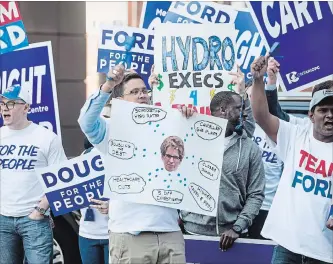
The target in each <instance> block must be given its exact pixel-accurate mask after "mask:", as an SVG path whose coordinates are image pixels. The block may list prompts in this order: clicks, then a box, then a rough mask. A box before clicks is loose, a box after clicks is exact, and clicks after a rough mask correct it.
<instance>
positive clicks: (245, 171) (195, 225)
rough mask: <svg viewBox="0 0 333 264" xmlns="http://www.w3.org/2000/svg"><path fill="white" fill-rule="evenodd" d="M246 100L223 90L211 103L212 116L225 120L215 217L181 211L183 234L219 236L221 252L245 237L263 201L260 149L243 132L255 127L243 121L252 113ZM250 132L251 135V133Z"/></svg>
mask: <svg viewBox="0 0 333 264" xmlns="http://www.w3.org/2000/svg"><path fill="white" fill-rule="evenodd" d="M245 97H246V94H245V95H243V96H240V95H239V94H237V93H235V92H231V91H222V92H219V93H217V94H216V95H215V96H214V97H213V99H212V101H211V103H210V110H211V113H212V115H213V116H216V117H221V118H225V119H228V125H227V129H226V134H225V136H226V139H225V150H224V158H223V164H222V175H221V182H220V195H219V201H218V210H217V216H216V217H211V216H205V215H199V214H194V213H191V212H185V211H182V212H181V219H182V220H183V224H184V229H185V231H186V233H188V234H196V235H206V236H221V238H220V248H221V249H222V250H223V251H225V250H227V249H228V248H230V247H231V246H232V245H233V243H234V241H235V240H236V239H237V238H239V237H244V236H246V234H247V230H248V228H249V226H251V224H252V221H253V219H254V218H255V217H256V215H257V214H258V212H259V209H260V207H261V205H262V202H263V200H264V187H265V171H264V166H263V163H262V159H261V152H260V149H259V148H258V146H257V145H256V144H255V143H254V142H253V141H252V139H251V136H252V135H248V134H249V132H248V131H249V130H248V129H246V128H247V124H249V123H250V126H251V128H252V127H253V126H254V120H253V119H252V120H251V122H248V121H250V120H248V121H247V122H246V121H245V120H246V117H247V113H246V110H249V112H251V110H250V106H249V100H247V99H245V100H244V98H245ZM246 106H247V107H246ZM245 107H246V109H245ZM249 117H252V113H251V115H250V113H249ZM251 123H252V124H251ZM243 125H245V128H244V129H243ZM245 129H246V130H247V133H246V132H245ZM251 130H252V129H251ZM251 132H252V134H253V130H252V131H251ZM248 136H250V137H248Z"/></svg>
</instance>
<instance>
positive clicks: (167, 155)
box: [164, 154, 180, 160]
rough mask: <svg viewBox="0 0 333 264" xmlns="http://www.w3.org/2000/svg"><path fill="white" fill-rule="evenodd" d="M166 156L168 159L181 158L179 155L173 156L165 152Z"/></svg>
mask: <svg viewBox="0 0 333 264" xmlns="http://www.w3.org/2000/svg"><path fill="white" fill-rule="evenodd" d="M164 156H166V157H167V158H168V159H171V158H173V159H175V160H180V157H177V156H172V155H169V154H165V155H164Z"/></svg>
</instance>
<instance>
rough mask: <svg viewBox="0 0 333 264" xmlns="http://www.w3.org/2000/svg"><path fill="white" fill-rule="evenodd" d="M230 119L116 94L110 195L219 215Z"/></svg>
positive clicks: (109, 161) (107, 159)
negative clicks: (119, 97) (184, 111)
mask: <svg viewBox="0 0 333 264" xmlns="http://www.w3.org/2000/svg"><path fill="white" fill-rule="evenodd" d="M226 125H227V120H225V119H221V118H216V117H211V116H207V115H200V114H194V116H192V117H190V118H189V119H186V118H185V117H183V116H182V114H181V113H180V112H179V111H178V110H175V109H171V108H168V110H166V109H162V108H159V107H156V106H149V105H144V106H143V105H140V104H135V103H131V102H126V101H123V100H114V101H113V102H112V110H111V118H110V134H109V141H108V155H107V156H106V157H105V166H106V169H107V171H108V173H106V178H105V184H104V196H105V197H109V198H111V199H116V200H124V201H128V202H135V203H144V204H153V205H160V206H166V207H171V208H177V209H181V210H186V211H190V212H195V213H199V214H204V215H212V216H214V215H216V210H217V201H218V196H219V185H220V178H221V168H222V162H223V154H224V137H225V129H226Z"/></svg>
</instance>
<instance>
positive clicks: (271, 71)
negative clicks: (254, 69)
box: [265, 57, 290, 122]
mask: <svg viewBox="0 0 333 264" xmlns="http://www.w3.org/2000/svg"><path fill="white" fill-rule="evenodd" d="M279 67H280V63H279V62H278V61H277V60H275V59H274V58H273V57H270V58H269V59H268V66H267V85H266V87H265V93H266V98H267V102H268V109H269V112H270V113H271V114H272V115H274V116H276V117H278V118H279V119H282V120H284V121H287V122H289V120H290V118H289V115H288V114H287V113H286V112H284V111H282V109H281V106H280V104H279V100H278V93H277V87H276V82H277V76H276V74H277V73H278V72H279V70H280V69H279Z"/></svg>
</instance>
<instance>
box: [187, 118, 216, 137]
mask: <svg viewBox="0 0 333 264" xmlns="http://www.w3.org/2000/svg"><path fill="white" fill-rule="evenodd" d="M194 130H195V132H196V133H197V135H198V136H199V137H200V138H202V139H204V140H213V139H216V138H218V137H219V136H220V135H221V133H222V127H220V126H219V125H217V124H215V123H212V122H209V121H204V120H202V121H197V122H195V124H194Z"/></svg>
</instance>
